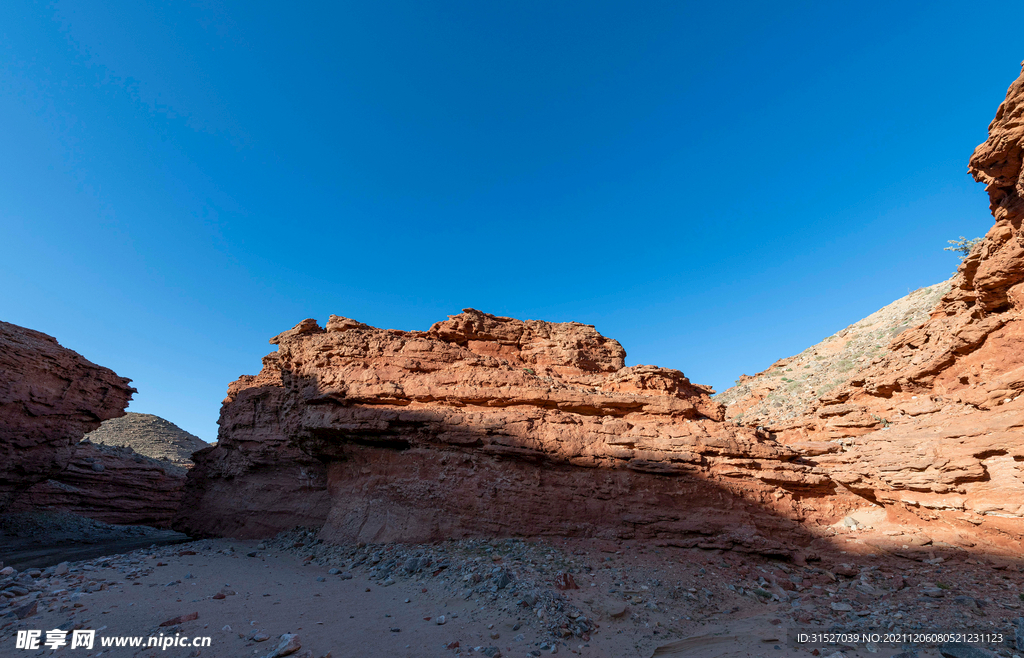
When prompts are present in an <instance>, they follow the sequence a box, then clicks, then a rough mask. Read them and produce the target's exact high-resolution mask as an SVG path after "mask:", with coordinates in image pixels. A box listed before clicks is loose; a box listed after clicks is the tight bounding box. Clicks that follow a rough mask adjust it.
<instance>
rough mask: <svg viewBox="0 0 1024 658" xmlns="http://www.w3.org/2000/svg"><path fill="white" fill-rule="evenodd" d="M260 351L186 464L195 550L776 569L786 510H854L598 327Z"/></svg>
mask: <svg viewBox="0 0 1024 658" xmlns="http://www.w3.org/2000/svg"><path fill="white" fill-rule="evenodd" d="M271 342H272V343H274V344H276V345H277V346H278V351H277V352H276V353H273V354H270V355H269V356H267V357H265V358H264V361H263V366H264V367H263V370H262V372H261V373H260V374H259V375H257V376H255V377H251V376H244V377H242V378H240V379H239V380H238V381H236V382H235V383H233V384H232V385H231V387H230V389H229V391H228V398H227V399H226V400H225V402H224V406H223V408H222V411H221V419H220V427H221V430H220V436H219V437H218V443H217V446H216V447H214V448H208V449H206V450H203V451H200V452H198V453H196V455H195V456H194V458H195V460H196V467H195V468H194V469H193V470H192V472H191V473H190V474H189V481H188V485H187V492H186V501H185V504H184V505H183V507H182V516H181V518H180V519H179V523H178V527H179V528H181V529H183V530H185V531H187V532H190V533H196V534H229V535H237V536H262V535H268V534H271V533H273V532H277V531H279V530H281V529H282V528H286V527H291V526H294V525H297V524H301V525H315V526H323V535H324V536H325V537H328V538H337V539H341V538H348V539H362V540H367V541H383V540H396V539H397V540H407V541H427V540H433V539H441V538H445V537H465V536H484V535H523V534H527V535H530V534H576V535H593V536H615V537H627V536H628V537H662V538H672V539H673V540H675V541H677V542H681V543H686V542H689V543H690V544H691V545H692V544H696V543H702V544H708V545H710V544H721V545H723V546H737V547H741V548H742V550H758V551H762V552H786V551H789V550H791V548H792V546H793V542H796V541H797V540H796V539H795V536H796V535H797V534H799V531H798V530H797V528H796V524H795V523H793V520H792V518H787V517H793V518H795V517H799V516H800V515H801V514H802V509H803V508H800V507H799V506H797V505H795V504H794V500H795V499H796V498H799V497H803V496H811V497H814V498H815V499H816V500H817V501H818V503H819V505H820V510H819V511H817V512H816V513H817V514H819V516H821V517H822V518H824V517H834V516H835V515H837V514H838V515H839V516H841V515H842V512H843V511H844V510H845V509H846V508H844V507H843V500H842V496H840V497H839V498H836V497H835V496H833V495H832V487H831V484H830V482H829V480H828V478H827V477H825V476H824V475H822V474H821V473H819V472H816V470H815V469H814V468H812V467H810V466H807V465H806V464H803V463H801V460H800V459H798V457H799V455H800V453H799V452H798V451H797V450H795V449H792V448H787V447H783V446H780V445H778V444H777V443H775V442H774V441H771V440H769V439H767V437H765V436H763V435H761V434H759V433H758V432H757V431H755V430H753V429H748V428H737V427H735V426H733V425H731V424H726V423H725V422H723V410H722V407H721V406H720V405H719V404H717V403H715V402H714V401H713V400H712V399H711V397H710V394H711V390H710V389H709V388H707V387H704V386H699V385H695V384H692V383H691V382H690V381H689V380H688V379H687V378H686V377H685V376H684V375H683V373H681V372H679V371H677V370H670V369H666V368H657V367H653V366H632V367H625V365H624V357H625V352H624V350H623V349H622V347H621V345H619V344H618V343H617V342H616V341H614V340H610V339H608V338H605V337H604V336H601V335H600V334H599V333H598V332H597V331H595V330H594V328H593V327H592V326H589V325H582V324H577V323H548V322H537V321H527V322H523V321H519V320H513V319H511V318H502V317H495V316H492V315H488V314H485V313H481V312H479V311H475V310H472V309H467V310H465V311H464V312H463V313H461V314H459V315H456V316H452V317H451V318H450V319H449V320H447V321H444V322H439V323H437V324H435V325H434V326H433V327H431V328H430V330H429V331H426V332H422V331H420V332H415V331H414V332H402V331H393V330H382V329H375V328H373V327H369V326H367V325H364V324H361V323H358V322H355V321H353V320H349V319H346V318H340V317H337V316H332V317H331V319H330V321H329V322H328V323H327V327H326V329H323V328H321V327H320V326H318V324H317V323H316V322H315V321H313V320H306V321H303V322H302V323H300V324H299V325H297V326H296V327H295V328H294V329H291V330H289V331H286V332H284V333H283V334H281V335H279V336H277V337H275V338H274V339H272V340H271ZM844 495H845V496H846V498H847V499H849V498H851V497H850V496H849V494H848V493H847V494H844ZM765 506H767V507H769V508H771V509H775V510H777V511H778V515H777V516H772V515H765V514H763V513H762V509H763V508H764V507H765ZM784 539H785V540H787V541H789V543H788V544H787V542H786V541H783V540H784ZM786 546H789V548H786Z"/></svg>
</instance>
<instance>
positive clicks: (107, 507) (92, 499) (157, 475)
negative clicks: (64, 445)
mask: <svg viewBox="0 0 1024 658" xmlns="http://www.w3.org/2000/svg"><path fill="white" fill-rule="evenodd" d="M184 484H185V469H184V468H181V467H179V466H174V465H173V464H170V463H169V462H167V461H163V460H156V459H151V458H149V457H144V456H143V455H140V454H137V453H136V452H134V451H133V450H132V449H131V448H125V447H116V446H105V445H99V444H94V443H92V442H90V441H88V440H86V441H82V442H81V443H79V444H78V445H76V446H75V451H74V454H73V456H72V458H71V461H70V463H69V464H68V465H67V467H65V468H64V470H62V471H61V472H60V473H57V474H56V475H54V476H53V477H52V478H51V479H48V480H45V481H43V482H39V483H37V484H35V485H33V486H31V487H29V488H28V489H27V490H26V491H24V492H22V493H21V494H20V495H19V496H18V497H17V499H16V500H15V501H14V503H13V504H12V505H11V506H10V508H9V509H8V511H10V512H45V511H63V512H71V513H74V514H78V515H79V516H84V517H86V518H90V519H95V520H97V521H103V522H105V523H113V524H118V525H149V526H154V527H160V528H166V527H168V526H170V523H171V520H172V519H173V518H174V515H175V513H176V512H177V511H178V507H179V505H180V504H181V498H182V486H183V485H184Z"/></svg>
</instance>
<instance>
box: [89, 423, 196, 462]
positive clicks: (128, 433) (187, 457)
mask: <svg viewBox="0 0 1024 658" xmlns="http://www.w3.org/2000/svg"><path fill="white" fill-rule="evenodd" d="M86 438H87V439H88V440H89V441H91V442H93V443H96V444H102V445H108V446H123V447H127V448H131V449H132V450H134V451H135V452H137V453H138V454H140V455H143V456H146V457H152V458H153V459H160V460H163V461H168V462H171V463H172V464H175V465H177V466H182V467H185V468H188V467H191V466H192V453H193V452H195V451H197V450H202V449H203V448H206V447H208V446H209V444H208V443H206V442H205V441H203V440H202V439H200V438H199V437H198V436H196V435H194V434H189V433H188V432H186V431H185V430H183V429H181V428H180V427H178V426H177V425H175V424H174V423H172V422H170V421H168V420H164V419H163V418H161V417H160V416H154V415H153V414H140V413H135V412H132V411H129V412H128V413H126V414H125V415H124V416H122V417H120V418H112V419H111V420H105V421H103V424H102V425H100V428H99V429H97V430H93V431H92V432H89V434H88V435H87V436H86Z"/></svg>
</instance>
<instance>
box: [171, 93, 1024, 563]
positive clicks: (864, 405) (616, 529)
mask: <svg viewBox="0 0 1024 658" xmlns="http://www.w3.org/2000/svg"><path fill="white" fill-rule="evenodd" d="M1022 100H1024V77H1022V79H1021V80H1018V81H1017V82H1015V83H1014V84H1013V86H1011V88H1010V91H1009V94H1008V96H1007V100H1006V101H1005V102H1004V103H1003V104H1002V105H1001V106H1000V109H999V111H998V113H997V116H996V120H995V121H994V122H993V123H992V125H991V126H990V137H989V140H988V141H987V142H985V144H982V145H981V146H979V147H978V149H977V151H976V152H975V154H974V156H973V157H972V159H971V171H972V173H973V174H974V175H975V177H976V178H977V179H978V180H980V181H982V182H984V183H986V185H987V189H988V191H989V195H990V198H991V201H992V211H993V214H994V216H995V220H996V223H995V226H994V227H993V228H992V230H991V231H989V233H988V235H987V236H986V238H985V241H984V243H983V244H982V245H981V246H980V248H978V249H977V250H976V251H975V252H974V253H972V254H971V255H970V256H969V257H968V258H967V259H966V260H965V261H964V263H963V265H962V266H961V268H960V270H959V272H958V273H957V275H956V276H955V277H954V279H953V280H952V281H951V282H950V283H949V284H948V292H944V291H945V290H946V289H947V286H946V284H943V287H942V291H937V292H936V294H938V292H944V294H943V296H942V298H941V300H940V301H939V303H938V305H937V307H935V309H934V310H933V311H932V312H931V314H930V317H929V318H928V319H927V321H926V322H924V324H923V325H921V326H919V327H915V328H910V329H907V328H906V327H904V326H902V325H900V326H899V327H898V328H899V331H898V332H897V333H898V336H896V338H895V339H894V340H893V342H892V343H891V344H889V346H888V347H887V348H885V349H881V347H880V346H879V349H877V350H874V351H873V352H872V355H871V360H870V363H867V364H861V366H860V367H858V368H857V370H856V372H854V373H852V374H851V375H850V377H849V378H848V379H844V380H843V381H842V382H839V381H832V380H829V383H830V384H831V383H834V384H835V388H834V389H833V390H830V391H828V393H827V394H826V395H808V396H806V398H805V399H801V400H800V401H799V404H795V405H792V408H791V409H789V410H788V411H787V413H785V414H781V415H778V416H775V417H769V418H758V419H757V420H756V421H745V422H748V423H749V424H748V425H744V424H742V422H744V421H743V419H740V420H741V423H737V422H734V419H735V418H736V416H735V415H734V416H733V417H732V418H733V420H727V419H726V413H725V409H724V407H723V406H722V405H721V404H719V403H718V402H716V401H715V400H713V399H712V398H711V397H710V396H711V390H710V389H709V388H707V387H703V386H699V385H696V384H693V383H691V382H690V381H689V380H688V379H687V378H686V377H685V376H684V375H683V374H682V373H681V372H679V371H677V370H670V369H666V368H658V367H654V366H631V367H626V366H625V351H624V350H623V349H622V347H621V345H619V344H618V343H617V342H616V341H614V340H611V339H608V338H606V337H604V336H602V335H601V334H599V333H598V332H597V331H596V330H595V329H594V328H593V327H592V326H589V325H582V324H577V323H549V322H540V321H520V320H515V319H511V318H503V317H496V316H493V315H488V314H486V313H482V312H480V311H476V310H473V309H466V310H465V311H463V312H462V313H461V314H459V315H454V316H451V317H450V318H449V319H448V320H447V321H443V322H439V323H437V324H435V325H434V326H433V327H431V328H430V329H429V330H428V331H409V332H405V331H395V330H383V329H376V328H373V327H369V326H367V325H365V324H362V323H359V322H356V321H354V320H350V319H347V318H342V317H338V316H331V318H330V320H329V322H328V323H327V325H326V327H321V326H320V325H319V324H318V323H317V322H316V321H314V320H311V319H310V320H304V321H303V322H301V323H299V324H298V325H297V326H295V327H294V328H293V329H290V330H288V331H286V332H284V333H282V334H280V335H279V336H277V337H275V338H274V339H272V340H271V343H272V344H275V345H277V351H276V352H274V353H272V354H270V355H268V356H266V357H265V358H264V360H263V369H262V371H261V372H260V373H259V374H258V375H256V376H243V377H241V378H240V379H239V380H237V381H236V382H234V383H233V384H231V386H230V388H229V390H228V397H227V399H226V400H225V401H224V405H223V407H222V410H221V419H220V435H219V437H218V443H217V445H216V446H215V447H211V448H206V449H204V450H201V451H199V452H197V453H196V454H195V455H194V459H195V461H196V467H195V468H194V469H193V470H192V471H191V472H190V473H189V476H188V482H187V485H186V493H185V501H184V504H183V506H182V510H181V513H180V515H179V517H178V519H177V520H176V527H177V528H178V529H181V530H183V531H186V532H189V533H192V534H197V535H232V536H238V537H262V536H268V535H271V534H273V533H275V532H278V531H280V530H282V529H285V528H289V527H292V526H295V525H305V526H315V527H318V528H320V529H321V530H320V533H321V536H322V537H324V538H326V539H347V540H363V541H368V542H381V541H392V540H398V541H429V540H438V539H445V538H450V537H470V536H494V535H500V536H514V535H543V534H552V535H583V536H596V537H609V538H638V539H649V540H652V541H659V542H665V543H675V544H678V545H686V546H693V545H701V546H715V547H722V548H733V549H735V550H745V551H756V552H762V553H769V554H775V555H795V554H796V553H799V552H806V551H810V550H811V548H812V547H813V546H815V545H818V546H821V545H822V541H824V540H826V539H827V541H828V542H831V543H832V545H834V544H836V543H844V542H845V545H846V546H848V547H851V546H852V545H854V544H856V545H858V546H860V547H861V548H862V549H863V550H866V551H891V552H895V553H899V552H900V551H906V550H908V549H910V550H912V549H913V548H914V547H920V546H927V545H932V544H933V543H934V544H933V545H934V546H939V545H942V546H946V547H955V548H959V549H970V550H975V551H982V552H984V551H1004V552H1005V551H1016V552H1020V551H1021V550H1022V548H1024V545H1022V543H1021V540H1022V538H1024V523H1022V522H1024V506H1022V505H1024V503H1022V501H1024V479H1022V466H1024V433H1022V429H1024V400H1021V397H1020V392H1021V391H1022V390H1024V374H1022V373H1024V350H1022V342H1021V335H1020V334H1021V331H1022V330H1024V327H1022V326H1021V324H1020V312H1021V307H1022V306H1024V283H1022V282H1024V261H1022V259H1024V236H1022V235H1021V231H1022V229H1021V219H1022V215H1024V208H1022V205H1021V197H1022V194H1024V183H1022V180H1024V179H1022V174H1021V154H1022V144H1024V135H1022V130H1024V123H1022V104H1021V103H1022ZM915 313H916V311H915ZM907 317H910V316H907ZM915 317H916V316H915ZM850 533H854V535H853V536H840V535H850ZM929 550H931V549H929Z"/></svg>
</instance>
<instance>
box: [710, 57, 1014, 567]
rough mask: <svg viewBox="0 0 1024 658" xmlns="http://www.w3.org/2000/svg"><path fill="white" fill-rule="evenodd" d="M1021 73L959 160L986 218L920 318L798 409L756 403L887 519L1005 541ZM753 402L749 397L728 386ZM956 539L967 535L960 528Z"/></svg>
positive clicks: (775, 432)
mask: <svg viewBox="0 0 1024 658" xmlns="http://www.w3.org/2000/svg"><path fill="white" fill-rule="evenodd" d="M1022 154H1024V75H1022V76H1021V77H1020V78H1019V79H1018V80H1017V81H1015V82H1014V83H1013V84H1012V85H1011V86H1010V89H1009V91H1008V92H1007V97H1006V100H1005V101H1004V102H1003V103H1002V104H1001V105H1000V106H999V109H998V110H997V112H996V118H995V119H994V120H993V121H992V123H991V125H990V126H989V138H988V140H987V141H986V142H984V143H983V144H981V145H980V146H978V148H977V149H976V150H975V152H974V155H973V156H972V157H971V159H970V168H969V171H970V173H971V174H972V175H973V176H974V178H975V179H976V180H978V181H979V182H982V183H985V185H986V188H985V189H986V190H987V191H988V194H989V199H990V209H991V211H992V214H993V217H994V219H995V223H994V225H993V226H992V228H991V229H990V230H989V231H988V233H987V235H986V236H985V238H984V240H983V241H982V243H981V244H980V245H979V246H978V247H976V248H975V249H974V250H973V251H972V252H971V253H970V255H968V256H967V257H966V258H965V259H964V261H963V263H962V264H961V265H960V268H959V270H958V271H957V274H956V275H955V276H954V277H953V279H952V280H951V282H950V284H949V291H948V292H947V293H946V294H945V295H943V297H942V298H941V299H940V300H939V302H938V303H937V305H936V306H935V308H934V309H933V310H932V311H931V313H930V317H929V318H928V319H927V320H926V321H924V322H923V323H922V324H921V325H920V326H917V327H913V328H910V329H907V330H905V331H902V332H901V333H900V334H899V335H898V336H896V337H895V338H894V339H893V340H892V342H891V343H889V345H888V346H887V349H886V350H884V352H882V353H881V354H878V355H872V356H873V357H874V358H873V359H872V360H871V362H870V363H868V364H864V365H863V366H861V367H859V368H858V369H857V370H856V371H855V373H854V374H853V376H851V377H850V378H849V380H848V381H847V382H846V383H845V384H844V385H842V386H839V387H837V388H835V389H834V390H832V391H829V392H828V393H826V394H825V395H823V396H821V397H820V398H818V399H816V400H815V401H814V402H813V403H810V404H808V405H805V407H804V408H803V409H801V413H799V414H796V415H789V416H784V415H774V416H773V415H772V414H770V413H767V414H766V413H760V414H754V415H753V417H750V418H747V417H740V420H741V422H744V423H751V424H757V425H759V426H762V427H764V428H765V429H766V430H767V431H768V432H770V433H771V435H772V437H773V438H775V439H776V440H777V441H779V443H781V444H783V445H786V444H789V443H794V442H796V443H799V442H804V441H808V440H812V441H828V442H830V443H832V444H834V445H837V446H839V447H840V449H839V450H837V451H835V452H833V453H831V454H829V455H827V456H822V457H819V458H817V459H816V461H817V463H818V464H819V465H820V466H821V467H822V468H823V469H825V470H826V471H827V472H828V474H829V477H830V478H831V479H832V480H833V481H834V482H836V483H837V484H838V485H839V486H842V487H845V488H846V489H848V490H849V491H851V492H853V493H855V494H857V495H860V496H862V497H863V498H865V499H866V500H869V501H871V502H872V503H874V504H878V505H880V506H883V507H884V508H885V509H886V512H887V513H888V514H889V516H890V517H892V518H894V519H895V518H900V519H903V521H904V522H905V523H922V524H925V525H926V526H928V527H929V528H931V529H932V531H933V532H934V531H940V530H941V531H943V532H946V533H949V534H950V535H951V536H959V537H961V538H974V540H978V541H984V542H989V543H994V544H997V545H1001V546H1004V547H1006V548H1010V549H1013V550H1017V551H1019V550H1020V549H1021V537H1022V534H1024V399H1022V398H1021V393H1022V391H1024V322H1022V317H1021V312H1022V310H1024V229H1022V226H1021V223H1022V220H1024V201H1022V198H1024V170H1022ZM729 401H731V402H733V403H734V404H735V405H736V406H735V407H734V409H735V411H732V412H730V413H729V415H730V417H738V415H739V413H741V412H742V410H741V407H746V408H756V405H757V404H759V401H758V400H755V399H753V396H750V395H748V396H747V398H746V399H744V398H743V396H736V397H734V398H730V400H729ZM964 541H970V540H968V539H964Z"/></svg>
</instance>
